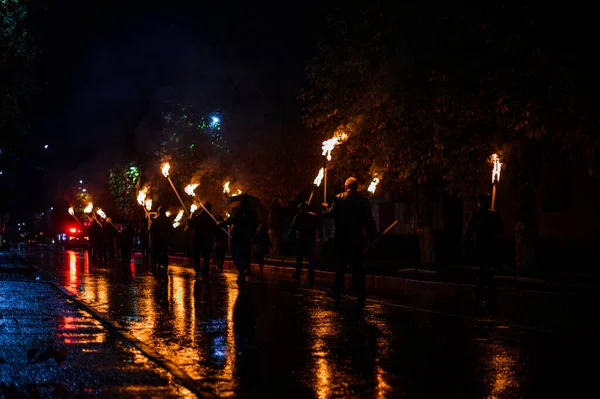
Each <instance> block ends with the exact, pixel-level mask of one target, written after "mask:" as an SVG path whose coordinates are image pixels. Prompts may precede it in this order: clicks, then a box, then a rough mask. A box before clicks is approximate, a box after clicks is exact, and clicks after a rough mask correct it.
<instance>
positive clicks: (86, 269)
mask: <svg viewBox="0 0 600 399" xmlns="http://www.w3.org/2000/svg"><path fill="white" fill-rule="evenodd" d="M83 271H84V273H85V275H86V276H89V274H90V255H89V252H88V251H83Z"/></svg>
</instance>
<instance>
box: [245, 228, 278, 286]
mask: <svg viewBox="0 0 600 399" xmlns="http://www.w3.org/2000/svg"><path fill="white" fill-rule="evenodd" d="M271 249H273V243H272V242H271V237H269V230H268V229H267V226H266V224H265V223H261V224H259V225H258V228H257V229H256V234H255V235H254V255H255V256H256V263H258V267H259V271H260V279H261V280H262V279H263V278H264V276H263V268H264V267H265V257H266V256H267V255H269V254H270V253H271ZM248 271H250V269H248ZM248 275H249V276H250V274H248Z"/></svg>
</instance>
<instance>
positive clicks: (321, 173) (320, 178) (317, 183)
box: [313, 168, 325, 187]
mask: <svg viewBox="0 0 600 399" xmlns="http://www.w3.org/2000/svg"><path fill="white" fill-rule="evenodd" d="M324 176H325V168H321V170H319V174H318V175H317V177H315V181H314V182H313V184H314V185H315V186H317V187H319V186H321V182H322V181H323V177H324Z"/></svg>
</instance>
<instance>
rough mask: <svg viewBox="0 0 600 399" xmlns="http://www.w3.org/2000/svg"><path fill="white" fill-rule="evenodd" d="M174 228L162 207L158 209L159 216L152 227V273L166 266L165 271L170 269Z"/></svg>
mask: <svg viewBox="0 0 600 399" xmlns="http://www.w3.org/2000/svg"><path fill="white" fill-rule="evenodd" d="M172 227H173V226H172V225H171V220H170V219H169V218H168V217H167V215H166V211H165V209H164V208H163V207H162V206H161V207H160V208H158V216H157V217H156V219H154V220H153V221H152V226H151V227H150V240H151V244H152V247H151V249H152V271H156V269H157V266H164V267H165V269H168V267H169V235H170V233H171V228H172Z"/></svg>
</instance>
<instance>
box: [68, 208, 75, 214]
mask: <svg viewBox="0 0 600 399" xmlns="http://www.w3.org/2000/svg"><path fill="white" fill-rule="evenodd" d="M69 215H71V216H75V211H74V210H73V207H72V206H71V207H69Z"/></svg>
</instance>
